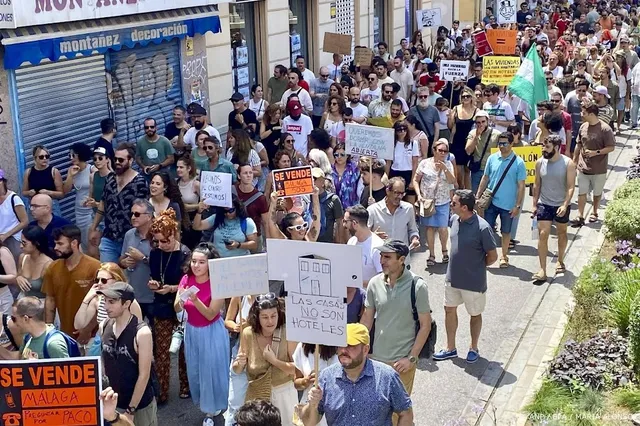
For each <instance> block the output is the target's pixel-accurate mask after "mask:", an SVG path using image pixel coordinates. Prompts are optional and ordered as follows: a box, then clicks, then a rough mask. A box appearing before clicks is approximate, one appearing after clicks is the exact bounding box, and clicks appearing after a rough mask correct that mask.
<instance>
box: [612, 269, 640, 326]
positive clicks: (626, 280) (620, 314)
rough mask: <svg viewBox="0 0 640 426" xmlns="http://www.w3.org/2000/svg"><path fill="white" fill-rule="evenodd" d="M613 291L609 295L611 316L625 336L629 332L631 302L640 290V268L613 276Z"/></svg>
mask: <svg viewBox="0 0 640 426" xmlns="http://www.w3.org/2000/svg"><path fill="white" fill-rule="evenodd" d="M613 289H614V290H613V293H612V294H611V295H610V296H609V297H608V300H607V308H608V311H609V316H610V318H611V320H612V321H613V323H614V324H615V325H616V327H617V328H618V331H619V332H620V334H622V335H623V336H626V335H628V333H629V316H630V315H631V304H632V303H633V300H634V299H635V297H636V295H637V294H638V292H640V270H639V269H629V270H627V271H625V272H618V273H616V274H615V275H614V277H613Z"/></svg>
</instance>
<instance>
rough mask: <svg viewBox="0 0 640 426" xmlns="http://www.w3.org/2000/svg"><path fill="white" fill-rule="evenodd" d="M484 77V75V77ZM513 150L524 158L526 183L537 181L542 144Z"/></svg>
mask: <svg viewBox="0 0 640 426" xmlns="http://www.w3.org/2000/svg"><path fill="white" fill-rule="evenodd" d="M483 78H484V77H483ZM499 151H500V149H499V148H491V153H492V154H494V153H496V152H499ZM513 152H515V154H516V155H517V156H518V157H520V158H522V160H523V161H524V166H525V167H526V168H527V180H526V181H525V184H527V185H528V184H530V183H531V184H532V183H535V181H536V162H537V161H538V159H540V158H542V146H540V145H537V146H519V147H514V148H513Z"/></svg>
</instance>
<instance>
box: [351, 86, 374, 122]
mask: <svg viewBox="0 0 640 426" xmlns="http://www.w3.org/2000/svg"><path fill="white" fill-rule="evenodd" d="M347 106H348V107H349V108H351V109H352V110H353V121H355V122H356V123H359V124H363V123H366V122H367V118H368V117H369V108H367V107H366V106H365V105H363V104H362V103H361V102H360V88H359V87H356V86H354V87H352V88H351V89H349V103H348V104H347Z"/></svg>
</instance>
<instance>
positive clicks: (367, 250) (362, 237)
mask: <svg viewBox="0 0 640 426" xmlns="http://www.w3.org/2000/svg"><path fill="white" fill-rule="evenodd" d="M368 222H369V212H368V211H367V209H365V208H364V207H363V206H361V205H360V204H357V205H355V206H351V207H349V208H348V209H347V211H346V212H345V213H344V218H343V219H342V225H343V226H344V227H345V228H346V229H347V231H348V232H349V235H351V238H349V241H347V245H350V246H360V247H362V286H363V287H364V288H367V285H368V284H369V280H370V279H371V278H373V277H374V276H376V275H378V274H379V273H380V272H382V265H381V264H380V252H379V251H378V250H375V248H376V247H380V246H379V245H378V244H380V245H382V244H384V241H383V240H382V238H380V237H378V236H377V235H376V234H375V233H373V232H371V230H370V229H369V227H368V226H367V223H368Z"/></svg>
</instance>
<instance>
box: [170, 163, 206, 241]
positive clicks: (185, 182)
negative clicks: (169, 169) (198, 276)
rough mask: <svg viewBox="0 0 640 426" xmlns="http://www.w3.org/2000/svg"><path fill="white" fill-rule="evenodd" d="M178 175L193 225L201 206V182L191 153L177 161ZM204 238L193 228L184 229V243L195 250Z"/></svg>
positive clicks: (183, 199) (181, 193) (180, 188)
mask: <svg viewBox="0 0 640 426" xmlns="http://www.w3.org/2000/svg"><path fill="white" fill-rule="evenodd" d="M176 174H177V175H178V189H179V190H180V196H181V197H182V202H183V204H184V210H185V212H186V213H187V215H189V223H190V224H191V223H193V220H194V219H195V216H196V212H197V211H198V204H200V181H199V180H198V178H197V177H198V171H197V170H196V165H195V163H194V161H193V158H191V153H189V152H187V153H185V154H184V155H183V156H182V157H180V159H178V161H176ZM201 237H202V233H201V232H199V231H196V230H195V229H193V227H192V226H189V227H188V228H183V229H182V242H183V243H184V244H185V245H186V246H187V247H189V249H193V248H194V247H195V246H196V245H197V244H198V243H199V242H200V238H201Z"/></svg>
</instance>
